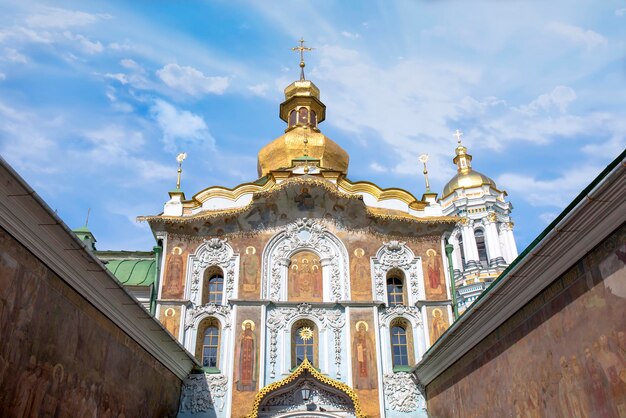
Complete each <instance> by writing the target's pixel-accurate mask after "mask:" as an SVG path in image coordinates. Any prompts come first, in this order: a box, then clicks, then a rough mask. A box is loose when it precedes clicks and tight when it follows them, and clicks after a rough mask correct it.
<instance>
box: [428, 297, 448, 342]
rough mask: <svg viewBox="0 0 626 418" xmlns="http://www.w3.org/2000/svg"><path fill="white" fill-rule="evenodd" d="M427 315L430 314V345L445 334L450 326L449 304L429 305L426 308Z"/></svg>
mask: <svg viewBox="0 0 626 418" xmlns="http://www.w3.org/2000/svg"><path fill="white" fill-rule="evenodd" d="M426 315H427V316H428V331H429V334H430V345H433V344H434V343H435V341H437V340H438V339H439V337H441V336H442V335H443V333H444V332H445V331H446V330H447V329H448V327H449V326H450V319H449V318H448V307H447V306H437V307H432V306H428V307H427V308H426Z"/></svg>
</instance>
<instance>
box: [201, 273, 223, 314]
mask: <svg viewBox="0 0 626 418" xmlns="http://www.w3.org/2000/svg"><path fill="white" fill-rule="evenodd" d="M223 295H224V273H223V271H222V269H221V268H219V267H210V268H208V269H206V270H205V272H204V286H203V289H202V304H203V305H204V304H207V303H214V304H216V305H220V304H221V303H222V300H223Z"/></svg>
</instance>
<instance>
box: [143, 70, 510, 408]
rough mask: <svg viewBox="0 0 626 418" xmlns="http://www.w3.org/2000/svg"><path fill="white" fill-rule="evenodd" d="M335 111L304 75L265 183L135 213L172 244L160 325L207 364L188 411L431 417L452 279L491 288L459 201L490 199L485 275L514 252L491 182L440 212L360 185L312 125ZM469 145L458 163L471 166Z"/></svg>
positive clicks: (191, 389) (434, 203)
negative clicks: (430, 382)
mask: <svg viewBox="0 0 626 418" xmlns="http://www.w3.org/2000/svg"><path fill="white" fill-rule="evenodd" d="M301 66H303V63H301ZM325 111H326V108H325V105H324V104H323V103H322V102H321V100H320V91H319V89H318V88H317V87H316V86H315V84H313V83H312V82H311V81H309V80H306V79H305V78H304V73H303V72H302V75H301V77H300V80H298V81H295V82H294V83H292V84H291V85H289V86H288V87H287V88H286V89H285V101H284V102H283V103H282V104H281V105H280V117H281V119H283V120H284V121H285V122H286V123H287V128H286V130H285V133H284V134H283V135H282V136H280V137H279V138H277V139H276V140H274V141H272V142H271V143H269V144H268V145H266V146H265V147H264V148H263V149H261V151H260V152H259V158H258V171H259V179H257V180H255V181H253V182H250V183H244V184H241V185H239V186H237V187H235V188H234V189H226V188H223V187H219V186H215V187H209V188H207V189H205V190H202V191H200V192H198V193H197V194H195V195H194V196H193V197H192V198H190V199H187V198H186V197H185V195H184V193H183V192H182V190H181V189H180V188H178V187H177V189H176V190H174V191H172V192H170V199H169V200H168V201H167V202H166V203H165V206H164V210H163V213H162V214H160V215H155V216H143V217H140V220H143V221H146V222H148V223H149V225H150V227H151V229H152V231H153V233H154V235H155V237H156V239H157V241H158V242H159V244H160V247H161V248H162V249H163V257H162V258H161V260H160V265H159V267H158V268H157V271H158V272H160V273H159V274H158V279H157V280H156V283H155V290H156V300H155V315H156V317H157V318H158V319H159V320H160V321H161V323H163V325H164V326H165V327H166V328H167V330H168V331H169V332H170V333H171V334H172V335H173V336H174V337H175V338H177V339H178V340H179V341H180V343H181V344H182V345H183V346H184V347H185V348H186V349H187V350H188V351H189V352H190V353H192V354H193V355H194V356H195V357H196V359H197V361H198V363H199V367H198V368H197V369H196V370H195V372H194V373H192V374H191V375H190V376H189V377H188V379H187V380H186V382H185V383H184V385H183V389H182V394H181V400H180V407H179V416H182V417H196V416H197V417H231V416H233V417H243V416H248V417H269V416H285V417H287V416H289V417H309V416H327V417H331V416H332V417H337V416H343V417H362V416H371V417H376V416H386V417H419V416H426V410H425V408H426V405H425V401H424V398H423V397H422V395H421V393H420V391H419V389H418V384H417V381H416V380H415V379H414V377H413V375H412V374H411V368H412V367H413V366H414V365H415V364H416V363H417V362H418V361H419V360H420V359H421V358H422V356H423V354H424V353H425V352H426V350H427V349H428V347H430V345H431V344H433V343H434V341H436V340H437V339H438V338H439V337H440V336H441V335H442V334H443V332H444V331H445V330H446V328H447V327H448V326H449V325H450V324H451V323H452V322H453V320H454V310H453V309H452V305H453V299H454V298H453V293H452V290H451V289H452V288H453V286H452V285H453V283H451V281H454V280H455V278H456V279H457V280H459V278H463V277H466V276H467V275H468V274H469V273H472V272H474V273H476V272H478V275H475V276H474V278H475V279H476V282H480V280H479V279H478V277H485V276H484V274H483V276H481V275H480V272H481V271H482V270H481V268H480V267H479V265H478V263H479V262H480V257H479V251H478V250H476V249H473V248H475V247H476V245H477V244H476V242H475V241H472V239H471V238H470V236H471V237H474V236H475V235H474V234H475V233H476V232H475V231H481V230H482V229H481V228H478V229H475V230H474V229H473V230H472V231H470V230H469V229H468V224H469V225H471V223H472V222H476V224H478V223H479V221H474V220H473V219H474V218H476V216H473V215H466V212H463V210H464V207H463V206H462V202H465V204H466V206H467V202H468V199H469V201H470V202H473V203H472V204H475V203H476V200H475V199H474V200H472V196H474V197H475V196H478V195H479V194H480V193H481V192H482V194H481V195H480V199H482V200H481V202H482V206H481V207H482V208H483V210H482V211H481V213H480V214H479V215H480V216H482V217H484V218H485V219H486V220H485V221H484V223H481V224H480V225H484V231H485V232H486V234H487V237H488V241H487V242H488V245H489V261H488V263H487V266H486V267H485V269H491V270H490V271H491V273H492V274H493V273H494V272H497V271H498V269H499V268H501V267H503V266H505V264H506V263H508V262H510V260H511V258H512V257H514V255H516V250H513V251H510V246H507V245H506V242H508V241H506V240H507V239H511V240H512V235H508V234H507V233H506V232H505V233H503V232H502V231H507V230H506V229H505V227H503V226H502V225H504V224H507V223H509V222H510V219H509V218H508V215H509V212H510V206H509V205H508V203H506V202H505V201H504V196H505V194H503V192H500V191H498V190H497V189H496V188H495V183H493V182H491V183H487V182H483V183H481V184H474V183H471V184H467V181H465V180H461V182H460V184H461V185H460V186H458V187H456V186H455V185H451V186H449V189H450V190H449V193H448V195H447V196H444V199H443V200H441V201H438V200H437V195H436V194H433V193H427V194H425V195H424V196H423V197H422V198H421V199H417V198H416V197H414V196H413V195H411V194H410V193H409V192H407V191H405V190H402V189H384V190H383V189H381V188H379V187H378V186H376V185H375V184H373V183H369V182H352V181H350V180H349V179H348V178H347V171H348V163H349V157H348V155H347V153H346V152H345V151H344V150H343V149H342V148H341V147H340V146H339V145H338V144H336V143H335V142H333V141H332V140H331V139H329V138H328V137H326V136H325V135H324V134H322V133H321V131H320V130H319V128H318V124H319V123H321V122H322V121H323V120H324V119H325ZM463 150H465V148H464V147H462V146H461V145H459V148H457V158H456V159H455V162H456V161H457V160H458V159H462V161H463V163H469V161H470V160H471V156H468V155H466V154H464V155H463V156H462V157H459V156H458V155H459V152H460V151H463ZM465 151H466V150H465ZM465 151H463V152H465ZM459 164H461V163H459ZM461 171H462V170H461V166H459V172H460V175H467V174H468V173H469V176H470V177H471V176H474V175H475V173H474V172H473V171H471V166H469V167H467V166H464V168H463V172H461ZM453 180H454V179H453ZM464 181H465V183H464ZM455 184H457V183H455ZM446 187H448V186H446ZM473 187H477V188H478V190H470V191H471V192H472V193H473V194H470V193H468V194H467V195H466V194H465V191H466V190H468V189H471V188H473ZM483 215H484V216H483ZM459 216H461V219H460V218H459ZM480 222H482V221H480ZM494 228H500V232H498V230H497V229H496V232H495V235H493V234H494ZM460 237H463V239H464V241H463V239H461V238H460ZM502 237H503V238H502ZM500 238H502V242H503V243H505V244H502V243H501V242H500V241H496V240H498V239H500ZM448 240H450V242H451V244H452V247H451V248H450V245H448V247H449V250H448V252H446V244H447V242H448ZM464 243H465V244H464ZM468 243H469V244H468ZM463 245H465V247H463ZM472 246H473V247H472ZM463 248H465V250H463ZM513 248H514V243H513ZM450 249H451V251H450ZM463 251H465V252H463ZM450 267H452V268H450Z"/></svg>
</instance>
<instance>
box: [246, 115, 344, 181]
mask: <svg viewBox="0 0 626 418" xmlns="http://www.w3.org/2000/svg"><path fill="white" fill-rule="evenodd" d="M305 135H306V138H307V140H308V144H307V148H308V156H309V157H310V158H313V159H316V160H320V166H321V167H322V168H327V169H330V170H335V171H339V172H341V173H344V174H347V172H348V162H349V156H348V153H347V152H346V151H345V150H344V149H343V148H341V147H340V146H339V145H338V144H337V143H336V142H335V141H333V140H332V139H330V138H328V137H327V136H326V135H324V134H322V133H321V132H318V131H314V130H313V129H311V128H308V127H307V128H305V127H302V126H296V127H294V128H292V129H289V130H288V131H287V132H286V133H285V134H283V135H281V136H279V137H278V138H276V139H275V140H274V141H272V142H270V143H269V144H267V145H266V146H265V147H263V148H262V149H261V151H259V163H258V170H259V176H260V177H263V176H265V175H267V174H268V173H269V172H270V171H271V170H278V169H281V168H288V167H292V166H293V165H294V164H293V163H292V161H293V160H297V159H301V158H302V157H303V143H304V137H305Z"/></svg>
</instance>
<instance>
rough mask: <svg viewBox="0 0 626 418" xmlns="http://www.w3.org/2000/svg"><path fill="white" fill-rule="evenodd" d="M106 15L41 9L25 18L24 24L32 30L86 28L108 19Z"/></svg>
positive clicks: (58, 9) (54, 8) (52, 8)
mask: <svg viewBox="0 0 626 418" xmlns="http://www.w3.org/2000/svg"><path fill="white" fill-rule="evenodd" d="M110 18H111V15H108V14H92V13H86V12H81V11H78V10H67V9H60V8H56V7H42V8H41V9H40V10H39V12H38V13H35V14H32V15H30V16H28V17H26V19H25V22H26V24H27V25H28V26H30V27H33V28H43V29H65V28H68V27H72V26H87V25H91V24H93V23H95V22H97V21H98V20H101V19H110Z"/></svg>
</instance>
